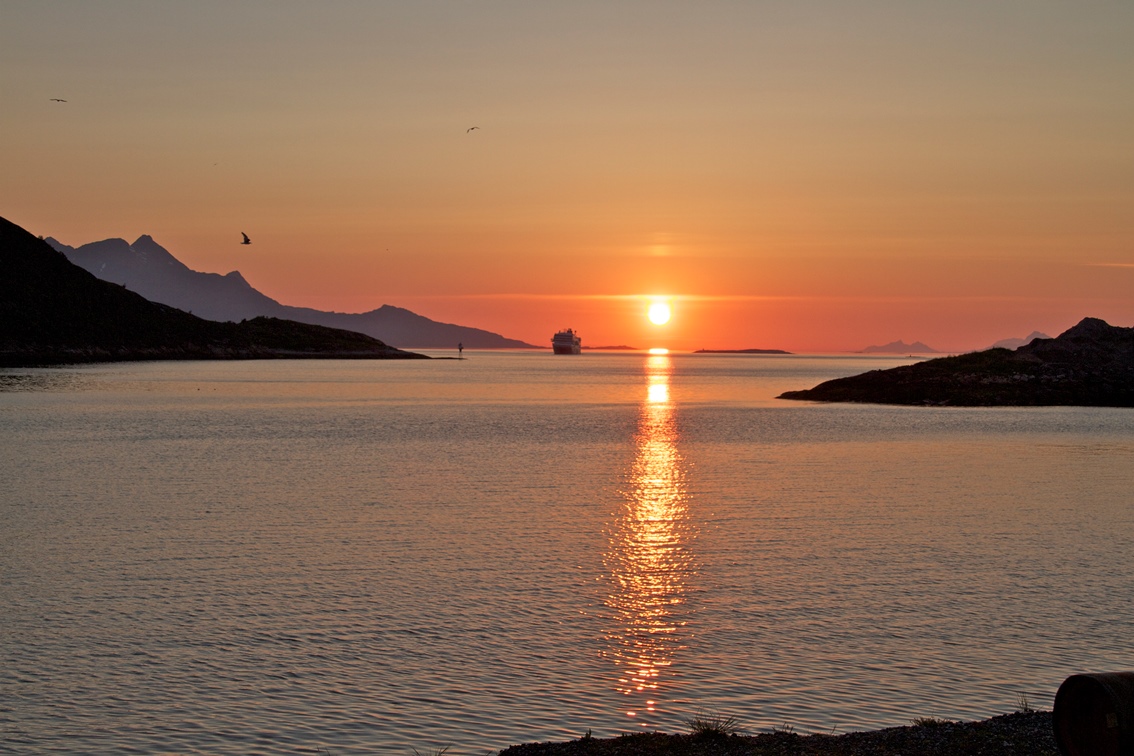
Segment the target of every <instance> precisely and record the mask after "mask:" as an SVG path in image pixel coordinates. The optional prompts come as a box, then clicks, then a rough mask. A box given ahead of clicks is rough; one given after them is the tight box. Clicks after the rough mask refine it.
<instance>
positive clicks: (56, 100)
mask: <svg viewBox="0 0 1134 756" xmlns="http://www.w3.org/2000/svg"><path fill="white" fill-rule="evenodd" d="M51 102H67V101H66V100H60V99H59V98H58V97H52V98H51Z"/></svg>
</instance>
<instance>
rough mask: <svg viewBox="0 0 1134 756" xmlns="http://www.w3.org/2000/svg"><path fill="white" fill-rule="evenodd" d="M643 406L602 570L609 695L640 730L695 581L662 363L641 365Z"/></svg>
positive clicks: (680, 637) (682, 626)
mask: <svg viewBox="0 0 1134 756" xmlns="http://www.w3.org/2000/svg"><path fill="white" fill-rule="evenodd" d="M646 359H647V362H646V400H645V402H644V403H643V404H642V407H641V414H640V416H639V420H638V432H637V435H636V441H637V450H636V453H635V459H634V463H633V466H632V468H631V470H630V474H629V484H630V485H629V490H627V491H626V492H625V505H624V509H623V511H622V513H621V516H620V517H619V519H618V521H617V522H616V524H615V527H614V529H613V530H612V532H611V534H610V542H609V547H608V550H607V553H606V554H605V564H606V569H607V574H608V575H609V580H610V591H609V594H608V595H607V598H606V605H607V607H608V608H609V609H610V610H611V612H612V615H613V620H614V623H613V626H612V627H611V628H610V629H609V630H608V632H607V639H608V641H609V651H608V654H609V657H610V658H611V659H613V661H614V664H615V665H616V668H617V670H616V671H617V675H618V676H617V682H616V683H615V689H616V690H617V691H618V692H619V693H622V694H623V695H625V696H626V697H627V700H626V707H625V713H626V715H627V716H629V717H633V718H634V721H636V722H638V723H639V724H640V725H642V726H644V727H651V726H653V722H652V721H651V720H652V716H653V715H654V713H655V712H660V710H661V701H662V699H663V698H669V697H672V696H665V695H663V693H664V691H663V690H662V689H663V687H664V686H665V684H666V682H667V680H669V681H670V682H672V678H673V670H672V665H673V663H674V661H675V660H676V658H677V656H678V654H679V652H680V651H681V650H682V649H684V648H685V647H686V643H687V640H688V637H689V633H688V631H687V629H686V626H687V624H688V616H689V614H690V609H689V608H688V606H687V605H686V592H687V590H689V584H690V581H691V580H692V579H693V578H694V577H695V575H696V574H697V563H696V558H695V556H694V554H693V551H692V549H691V546H692V542H693V540H694V538H695V536H696V533H695V529H694V527H693V524H692V522H691V520H690V517H689V497H688V494H687V492H686V465H685V462H684V460H683V459H682V457H681V454H680V452H679V451H678V448H677V442H678V440H679V432H678V428H677V423H676V420H675V417H674V404H673V402H672V400H671V397H670V392H669V377H670V374H671V373H672V370H673V363H672V360H671V358H670V357H669V356H668V355H651V356H650V357H648V358H646Z"/></svg>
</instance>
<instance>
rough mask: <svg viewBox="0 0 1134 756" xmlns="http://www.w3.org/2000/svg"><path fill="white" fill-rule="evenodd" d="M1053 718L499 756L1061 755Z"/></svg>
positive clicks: (645, 742)
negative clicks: (1053, 730) (1053, 728)
mask: <svg viewBox="0 0 1134 756" xmlns="http://www.w3.org/2000/svg"><path fill="white" fill-rule="evenodd" d="M1058 753H1059V749H1058V747H1057V746H1056V744H1055V736H1054V735H1052V730H1051V712H1050V711H1032V712H1021V713H1017V714H1005V715H1003V716H999V717H993V718H992V719H985V720H982V721H980V722H928V723H921V724H916V725H910V726H908V727H890V728H888V729H885V730H874V731H871V732H850V733H846V734H844V735H821V734H816V735H797V734H794V733H783V732H778V733H768V734H762V735H721V734H716V735H713V734H706V733H701V734H696V735H666V734H663V733H634V734H629V735H622V736H619V737H617V738H588V737H583V738H580V739H579V740H573V741H571V742H569V743H528V744H525V745H516V746H512V747H511V748H506V749H505V750H503V751H501V752H500V754H499V756H702V754H704V755H705V756H710V755H712V756H717V755H718V754H719V755H720V756H734V755H735V756H742V755H743V756H748V755H749V754H751V755H752V756H788V755H789V754H790V756H899V755H900V756H961V755H964V756H1056V755H1057V754H1058Z"/></svg>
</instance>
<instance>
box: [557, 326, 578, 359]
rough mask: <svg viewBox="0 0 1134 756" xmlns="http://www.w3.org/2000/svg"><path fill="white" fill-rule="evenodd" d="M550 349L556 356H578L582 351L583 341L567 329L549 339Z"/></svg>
mask: <svg viewBox="0 0 1134 756" xmlns="http://www.w3.org/2000/svg"><path fill="white" fill-rule="evenodd" d="M551 349H552V351H554V352H555V353H556V354H579V353H580V352H582V351H583V340H582V339H580V338H579V336H578V334H576V333H575V332H574V331H572V330H571V329H570V328H568V329H567V330H566V331H560V332H559V333H557V334H555V335H554V336H552V337H551Z"/></svg>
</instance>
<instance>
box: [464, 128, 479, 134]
mask: <svg viewBox="0 0 1134 756" xmlns="http://www.w3.org/2000/svg"><path fill="white" fill-rule="evenodd" d="M479 129H480V127H479V126H469V127H468V128H467V129H465V133H466V134H467V133H469V132H470V131H477V130H479Z"/></svg>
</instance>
